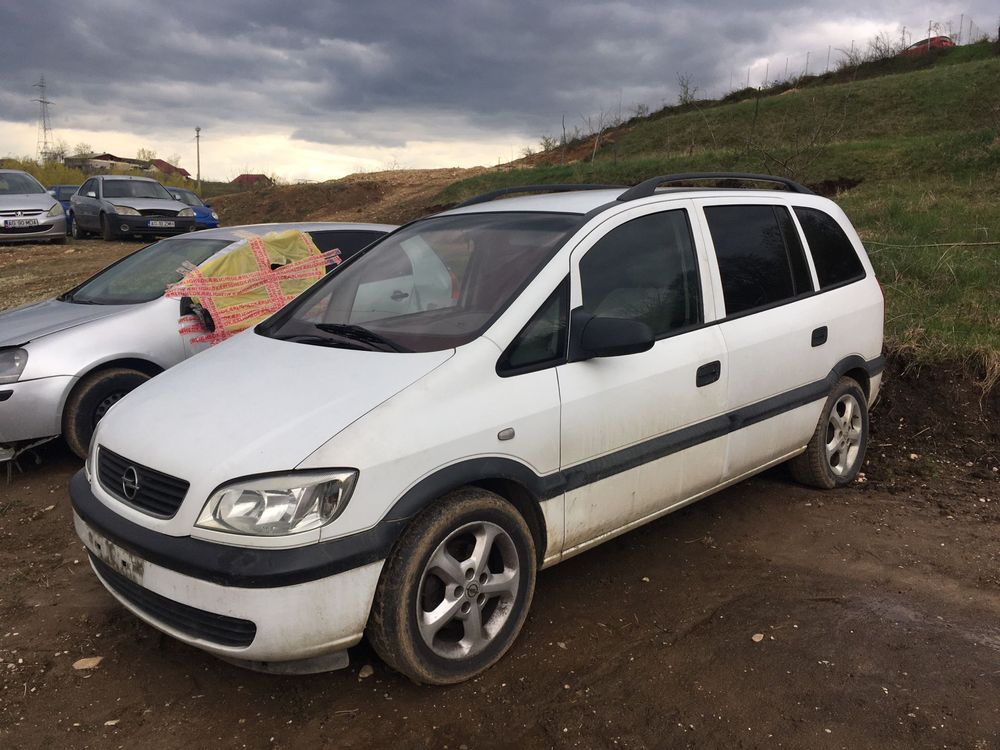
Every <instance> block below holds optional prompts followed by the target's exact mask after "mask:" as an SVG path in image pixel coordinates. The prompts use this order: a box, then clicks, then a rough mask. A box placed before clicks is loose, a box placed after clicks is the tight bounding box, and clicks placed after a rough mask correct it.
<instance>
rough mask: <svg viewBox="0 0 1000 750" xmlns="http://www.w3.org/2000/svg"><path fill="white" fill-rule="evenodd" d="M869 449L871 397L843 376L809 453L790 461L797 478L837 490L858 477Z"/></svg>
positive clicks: (823, 487)
mask: <svg viewBox="0 0 1000 750" xmlns="http://www.w3.org/2000/svg"><path fill="white" fill-rule="evenodd" d="M867 449H868V400H867V399H866V398H865V392H864V391H863V390H862V389H861V386H860V385H858V382H857V381H856V380H854V379H853V378H841V379H840V380H839V381H837V385H836V386H835V387H834V389H833V391H832V392H831V393H830V397H829V398H828V399H827V400H826V405H825V406H824V407H823V413H822V414H821V415H820V418H819V423H818V424H817V425H816V431H815V432H814V433H813V436H812V438H811V439H810V440H809V446H808V447H807V448H806V451H805V453H802V454H801V455H799V456H796V457H795V458H793V459H792V460H791V462H790V464H789V465H790V467H791V470H792V476H793V477H795V479H796V481H798V482H801V483H802V484H806V485H809V486H810V487H819V488H820V489H827V490H829V489H834V488H835V487H844V486H846V485H848V484H850V483H851V482H853V481H854V480H855V478H857V476H858V472H859V471H861V467H862V466H863V465H864V462H865V451H866V450H867Z"/></svg>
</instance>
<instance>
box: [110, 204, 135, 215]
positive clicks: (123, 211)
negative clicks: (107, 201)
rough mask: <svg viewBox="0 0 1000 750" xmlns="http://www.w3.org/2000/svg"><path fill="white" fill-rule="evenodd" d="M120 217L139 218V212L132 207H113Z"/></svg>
mask: <svg viewBox="0 0 1000 750" xmlns="http://www.w3.org/2000/svg"><path fill="white" fill-rule="evenodd" d="M111 208H113V209H114V210H115V213H116V214H118V215H119V216H139V215H140V214H139V212H138V211H136V210H135V209H134V208H132V207H130V206H112V207H111Z"/></svg>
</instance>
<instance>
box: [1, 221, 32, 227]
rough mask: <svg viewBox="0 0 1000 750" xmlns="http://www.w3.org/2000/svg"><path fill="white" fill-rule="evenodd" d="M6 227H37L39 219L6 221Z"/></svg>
mask: <svg viewBox="0 0 1000 750" xmlns="http://www.w3.org/2000/svg"><path fill="white" fill-rule="evenodd" d="M3 225H4V226H5V227H11V228H13V227H37V226H38V219H4V222H3Z"/></svg>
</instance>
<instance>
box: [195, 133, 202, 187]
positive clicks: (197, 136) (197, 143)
mask: <svg viewBox="0 0 1000 750" xmlns="http://www.w3.org/2000/svg"><path fill="white" fill-rule="evenodd" d="M194 153H195V164H196V165H197V167H196V169H197V171H198V195H201V128H195V129H194Z"/></svg>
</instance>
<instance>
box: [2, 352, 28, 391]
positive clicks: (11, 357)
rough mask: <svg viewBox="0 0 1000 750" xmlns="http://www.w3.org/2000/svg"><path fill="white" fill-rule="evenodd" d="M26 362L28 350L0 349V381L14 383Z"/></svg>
mask: <svg viewBox="0 0 1000 750" xmlns="http://www.w3.org/2000/svg"><path fill="white" fill-rule="evenodd" d="M26 364H28V352H26V351H25V350H24V349H3V350H0V383H16V382H17V379H18V378H19V377H21V373H22V372H24V366H25V365H26Z"/></svg>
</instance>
